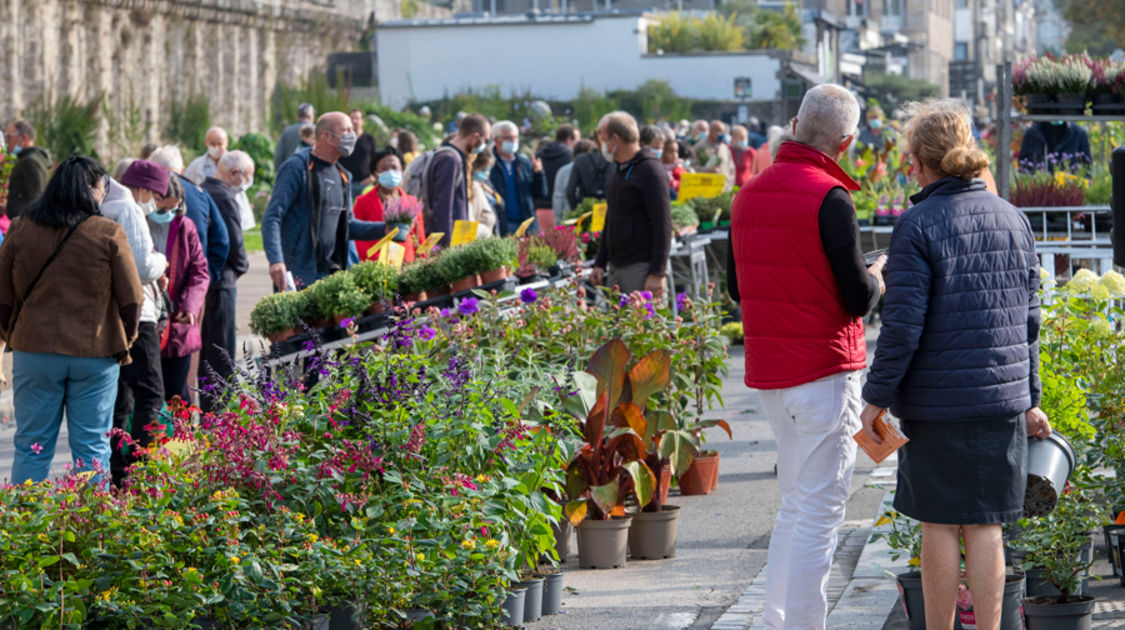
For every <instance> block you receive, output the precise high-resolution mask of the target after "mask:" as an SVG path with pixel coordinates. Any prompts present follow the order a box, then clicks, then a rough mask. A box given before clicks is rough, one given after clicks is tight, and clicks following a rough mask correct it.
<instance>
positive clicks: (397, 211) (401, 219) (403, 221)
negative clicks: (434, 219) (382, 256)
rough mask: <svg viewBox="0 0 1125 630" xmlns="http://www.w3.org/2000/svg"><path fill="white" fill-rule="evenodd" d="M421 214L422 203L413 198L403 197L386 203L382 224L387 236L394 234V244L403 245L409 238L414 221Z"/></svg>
mask: <svg viewBox="0 0 1125 630" xmlns="http://www.w3.org/2000/svg"><path fill="white" fill-rule="evenodd" d="M421 213H422V202H420V201H418V200H417V199H415V198H414V197H410V196H404V197H399V198H398V199H394V200H392V201H390V202H388V203H387V205H386V208H384V210H383V222H384V223H385V224H386V226H387V234H390V233H391V232H392V231H393V232H394V235H395V237H394V241H395V242H396V243H405V242H406V239H407V238H409V237H410V229H411V228H412V227H414V221H415V220H416V219H417V218H418V216H419V215H420V214H421Z"/></svg>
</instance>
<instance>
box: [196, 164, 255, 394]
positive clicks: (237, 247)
mask: <svg viewBox="0 0 1125 630" xmlns="http://www.w3.org/2000/svg"><path fill="white" fill-rule="evenodd" d="M218 166H219V168H218V169H217V170H216V171H215V174H214V175H213V176H211V177H208V178H207V179H205V180H203V190H204V191H206V192H207V194H208V195H210V196H211V199H213V200H214V201H215V205H216V206H217V207H218V208H219V214H220V215H221V216H222V217H223V223H224V224H225V225H226V228H227V235H228V237H229V240H230V247H229V250H228V252H227V260H226V264H225V265H224V266H223V269H222V271H221V272H220V273H219V281H218V282H212V283H211V286H210V287H208V289H207V301H206V302H205V303H204V306H203V326H202V330H201V331H200V332H201V336H202V337H203V349H202V350H200V354H199V375H200V384H201V385H202V389H203V392H204V395H202V396H200V403H201V406H202V407H203V409H204V410H205V411H209V410H210V409H211V407H212V404H213V403H214V399H213V398H212V397H211V396H209V395H207V394H208V393H209V392H210V391H211V390H209V387H214V386H218V385H219V384H218V383H215V381H214V375H218V376H219V377H221V378H227V377H229V376H230V375H231V374H232V371H233V370H232V368H233V366H232V365H231V361H233V360H234V359H235V356H236V355H235V351H236V345H235V303H236V300H237V297H238V289H237V287H238V279H239V278H240V277H242V275H243V274H245V273H246V271H247V270H248V269H249V268H250V261H249V260H248V259H247V257H246V246H245V244H244V242H243V240H242V217H241V214H242V212H241V209H240V208H239V206H238V200H237V199H236V197H237V196H238V193H239V191H241V190H245V189H246V184H247V182H250V181H252V180H253V179H254V160H252V159H250V156H249V155H247V154H246V153H243V152H242V151H230V152H228V153H226V154H225V155H223V157H222V159H220V160H219V165H218ZM208 366H210V368H208ZM212 370H213V371H214V372H212ZM204 378H207V380H206V381H204V380H203V379H204Z"/></svg>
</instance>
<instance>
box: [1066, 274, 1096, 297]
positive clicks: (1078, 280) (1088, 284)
mask: <svg viewBox="0 0 1125 630" xmlns="http://www.w3.org/2000/svg"><path fill="white" fill-rule="evenodd" d="M1097 283H1098V276H1097V274H1095V273H1094V272H1093V271H1090V270H1089V269H1079V270H1078V273H1076V274H1074V277H1072V278H1071V279H1070V282H1067V283H1066V292H1067V293H1069V294H1071V295H1085V294H1087V293H1089V292H1090V290H1091V289H1093V288H1094V285H1096V284H1097Z"/></svg>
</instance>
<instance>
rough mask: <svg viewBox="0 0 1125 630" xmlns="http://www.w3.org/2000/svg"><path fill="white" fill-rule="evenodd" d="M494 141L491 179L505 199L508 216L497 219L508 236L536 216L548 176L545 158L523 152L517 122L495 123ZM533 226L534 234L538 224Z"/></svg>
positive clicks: (543, 195)
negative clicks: (528, 156) (545, 172)
mask: <svg viewBox="0 0 1125 630" xmlns="http://www.w3.org/2000/svg"><path fill="white" fill-rule="evenodd" d="M492 142H493V150H494V151H495V153H496V161H495V162H493V164H492V172H491V173H490V174H489V177H488V178H489V181H490V183H491V184H492V188H493V189H494V190H496V192H498V193H500V195H501V196H502V197H503V198H504V213H505V216H503V217H497V219H498V222H499V224H500V235H501V236H507V235H508V234H512V233H514V232H515V231H516V230H517V229H519V226H520V224H521V223H523V222H524V221H526V220H528V219H530V218H532V217H534V216H535V199H540V198H542V197H545V196H546V195H547V188H548V187H547V178H546V176H545V175H544V174H543V161H542V160H540V159H539V158H538V157H534V156H533V157H531V158H530V159H529V158H527V157H525V156H522V155H520V129H519V127H517V126H516V124H515V123H514V122H512V121H510V120H501V121H500V122H498V123H496V124H495V125H493V126H492ZM533 226H534V229H533V230H532V231H531V233H535V232H538V224H533Z"/></svg>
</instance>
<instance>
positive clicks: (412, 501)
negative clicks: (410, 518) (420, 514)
mask: <svg viewBox="0 0 1125 630" xmlns="http://www.w3.org/2000/svg"><path fill="white" fill-rule="evenodd" d="M406 504H407V505H422V501H421V500H420V499H407V500H406Z"/></svg>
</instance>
